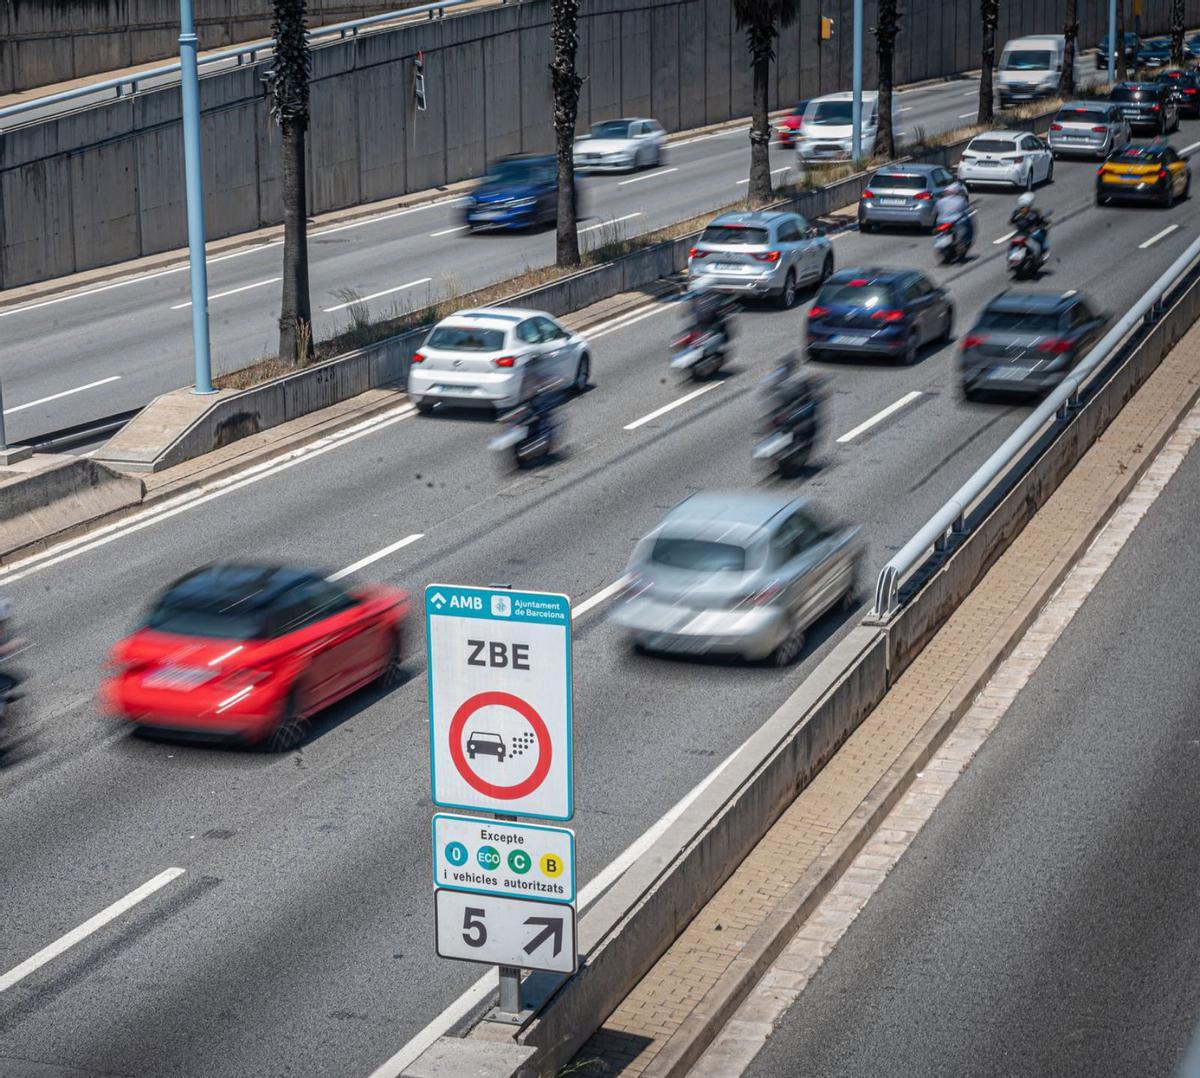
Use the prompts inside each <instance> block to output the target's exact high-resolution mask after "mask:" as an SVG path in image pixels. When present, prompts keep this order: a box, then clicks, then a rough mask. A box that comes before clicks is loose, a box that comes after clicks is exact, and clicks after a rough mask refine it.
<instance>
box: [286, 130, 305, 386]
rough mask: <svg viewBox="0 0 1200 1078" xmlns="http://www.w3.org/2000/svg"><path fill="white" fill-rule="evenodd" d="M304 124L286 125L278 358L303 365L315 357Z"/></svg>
mask: <svg viewBox="0 0 1200 1078" xmlns="http://www.w3.org/2000/svg"><path fill="white" fill-rule="evenodd" d="M304 141H305V130H304V125H303V124H301V123H299V122H297V121H296V120H290V121H286V122H285V123H284V125H283V302H282V304H281V305H280V308H279V358H280V359H281V360H282V361H283V362H284V363H294V364H303V363H304V362H305V361H306V360H308V359H311V358H312V354H313V341H312V308H311V307H310V305H309V304H310V300H309V294H308V217H307V204H308V198H307V191H306V187H305V176H304Z"/></svg>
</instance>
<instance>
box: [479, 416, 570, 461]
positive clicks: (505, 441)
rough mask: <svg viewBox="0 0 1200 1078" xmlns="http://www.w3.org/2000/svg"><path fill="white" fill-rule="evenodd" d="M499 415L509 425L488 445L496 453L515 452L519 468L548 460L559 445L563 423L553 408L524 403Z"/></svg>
mask: <svg viewBox="0 0 1200 1078" xmlns="http://www.w3.org/2000/svg"><path fill="white" fill-rule="evenodd" d="M499 419H500V422H501V423H505V424H507V429H506V430H504V431H501V432H500V433H499V434H497V435H495V436H494V437H493V438H492V439H491V441H490V442H488V448H489V449H491V450H492V452H494V453H507V452H511V454H512V459H513V463H514V464H515V465H516V466H517V467H518V468H527V467H529V466H530V465H531V464H535V463H537V462H538V461H540V460H544V459H545V458H546V457H548V456H550V455H551V454H552V453H554V451H555V450H556V449H557V447H558V442H559V423H558V420H557V419H556V418H555V416H554V410H553V409H552V408H547V409H545V410H544V411H538V410H536V409H534V408H532V407H531V406H530V405H528V404H522V405H520V406H519V407H517V408H514V409H513V410H512V411H510V412H507V413H505V414H504V415H502V416H500V417H499Z"/></svg>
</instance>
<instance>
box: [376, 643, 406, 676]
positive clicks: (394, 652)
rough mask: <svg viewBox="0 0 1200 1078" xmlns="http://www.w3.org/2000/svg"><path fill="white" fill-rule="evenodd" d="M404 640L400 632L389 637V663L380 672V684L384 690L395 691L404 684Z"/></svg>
mask: <svg viewBox="0 0 1200 1078" xmlns="http://www.w3.org/2000/svg"><path fill="white" fill-rule="evenodd" d="M405 676H406V671H405V669H404V638H403V636H402V635H401V634H400V632H399V630H396V631H394V632H392V633H390V634H389V635H388V652H387V662H386V663H385V664H384V667H383V669H382V670H380V671H379V684H380V686H381V687H382V688H384V689H395V688H397V687H398V686H400V685H403V684H404V680H405Z"/></svg>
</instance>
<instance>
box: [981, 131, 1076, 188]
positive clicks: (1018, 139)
mask: <svg viewBox="0 0 1200 1078" xmlns="http://www.w3.org/2000/svg"><path fill="white" fill-rule="evenodd" d="M958 178H959V179H960V180H962V182H963V183H965V184H966V185H967V187H968V188H969V189H971V190H974V189H975V187H977V186H980V185H983V184H1004V185H1005V186H1008V187H1020V188H1024V189H1025V190H1027V191H1028V190H1031V189H1032V188H1033V186H1034V185H1035V184H1039V183H1042V182H1043V181H1044V182H1046V183H1049V182H1050V181H1051V180H1052V179H1054V155H1053V154H1052V153H1051V152H1050V147H1049V146H1047V145H1046V144H1045V143H1044V142H1043V141H1042V140H1041V139H1040V138H1038V137H1037V135H1031V134H1029V133H1028V132H1025V131H988V132H986V133H985V134H982V135H976V136H975V137H974V138H973V139H971V141H970V142H968V143H967V147H966V149H965V150H963V153H962V160H961V161H960V162H959V164H958Z"/></svg>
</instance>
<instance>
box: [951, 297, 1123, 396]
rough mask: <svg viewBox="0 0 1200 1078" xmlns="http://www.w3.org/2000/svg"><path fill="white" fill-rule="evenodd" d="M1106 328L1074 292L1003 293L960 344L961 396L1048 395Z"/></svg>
mask: <svg viewBox="0 0 1200 1078" xmlns="http://www.w3.org/2000/svg"><path fill="white" fill-rule="evenodd" d="M1107 322H1108V317H1107V315H1104V314H1100V313H1097V311H1096V309H1095V307H1094V306H1093V304H1092V303H1091V302H1090V301H1089V300H1088V299H1086V298H1085V297H1084V296H1082V295H1080V294H1079V293H1078V292H1075V291H1071V292H1062V293H1054V294H1050V295H1047V294H1046V293H1038V292H1004V293H1002V294H1001V295H999V296H997V297H996V298H995V299H993V300H992V301H991V302H990V303H989V304H988V305H987V306H986V307H984V309H983V311H982V312H980V315H979V318H978V320H977V321H976V323H975V325H973V326H972V327H971V329H970V330H969V331H968V333H967V334H966V335H965V336H964V337H963V339H962V351H961V353H960V357H959V368H960V371H961V374H962V389H963V395H964V396H965V397H967V398H968V399H973V398H974V397H976V396H977V395H978V394H980V393H981V392H984V391H993V392H1001V393H1041V392H1044V391H1046V390H1049V389H1053V388H1054V387H1055V386H1057V385H1058V384H1059V382H1061V381H1062V380H1063V379H1064V378H1065V377H1066V376H1067V374H1068V373H1069V372H1070V370H1071V368H1072V367H1074V366H1075V364H1076V363H1078V362H1079V360H1080V359H1082V358H1083V357H1084V356H1085V355H1086V354H1087V352H1088V350H1089V349H1090V348H1091V347H1092V345H1094V344H1095V343H1096V342H1097V341H1098V340H1099V339H1100V337H1101V335H1102V334H1103V332H1104V328H1105V326H1106V324H1107Z"/></svg>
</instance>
